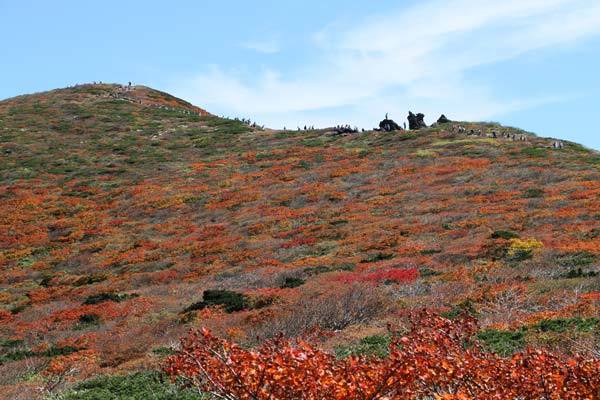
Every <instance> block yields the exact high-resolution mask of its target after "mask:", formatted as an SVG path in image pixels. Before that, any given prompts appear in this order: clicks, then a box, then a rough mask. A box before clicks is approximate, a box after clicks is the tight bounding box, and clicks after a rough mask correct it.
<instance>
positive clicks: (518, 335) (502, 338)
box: [477, 329, 525, 357]
mask: <svg viewBox="0 0 600 400" xmlns="http://www.w3.org/2000/svg"><path fill="white" fill-rule="evenodd" d="M477 339H479V341H480V342H481V344H482V345H483V348H484V349H486V350H488V351H491V352H493V353H496V354H498V355H500V356H503V357H508V356H510V355H512V354H513V353H515V352H517V351H521V350H523V348H524V347H525V333H524V332H523V331H500V330H496V329H488V330H484V331H481V332H479V333H478V334H477Z"/></svg>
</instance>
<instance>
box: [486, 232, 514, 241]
mask: <svg viewBox="0 0 600 400" xmlns="http://www.w3.org/2000/svg"><path fill="white" fill-rule="evenodd" d="M491 237H492V239H506V240H508V239H514V238H518V237H519V234H518V233H516V232H513V231H494V233H492V236H491Z"/></svg>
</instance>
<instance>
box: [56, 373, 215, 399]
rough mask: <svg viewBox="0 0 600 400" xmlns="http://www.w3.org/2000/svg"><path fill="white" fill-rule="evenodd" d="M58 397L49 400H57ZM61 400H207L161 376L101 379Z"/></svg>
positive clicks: (91, 381)
mask: <svg viewBox="0 0 600 400" xmlns="http://www.w3.org/2000/svg"><path fill="white" fill-rule="evenodd" d="M54 399H57V398H56V397H54V398H53V397H50V398H47V400H54ZM58 399H60V400H112V399H114V400H117V399H119V400H198V399H208V397H207V396H201V395H199V394H198V393H196V392H194V391H193V390H192V389H181V388H180V387H178V386H177V385H174V384H172V383H170V382H169V380H168V378H166V377H165V376H164V375H163V374H161V373H160V372H138V373H135V374H131V375H124V376H101V377H98V378H95V379H92V380H89V381H85V382H82V383H80V384H78V385H76V386H75V387H74V388H73V389H71V390H68V391H66V392H64V393H61V394H60V395H59V397H58Z"/></svg>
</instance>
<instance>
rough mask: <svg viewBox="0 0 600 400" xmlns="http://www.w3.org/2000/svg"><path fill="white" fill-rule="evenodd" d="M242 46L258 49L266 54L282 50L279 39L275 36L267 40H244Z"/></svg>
mask: <svg viewBox="0 0 600 400" xmlns="http://www.w3.org/2000/svg"><path fill="white" fill-rule="evenodd" d="M241 46H242V47H243V48H245V49H248V50H253V51H257V52H259V53H264V54H275V53H279V51H280V50H281V46H280V44H279V41H278V40H276V39H275V38H271V39H266V40H250V41H247V42H243V43H242V44H241Z"/></svg>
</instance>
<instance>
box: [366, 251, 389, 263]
mask: <svg viewBox="0 0 600 400" xmlns="http://www.w3.org/2000/svg"><path fill="white" fill-rule="evenodd" d="M390 258H394V255H393V254H391V253H375V254H368V255H367V256H366V257H365V258H363V259H362V260H361V261H360V262H361V263H370V262H377V261H383V260H389V259H390Z"/></svg>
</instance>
